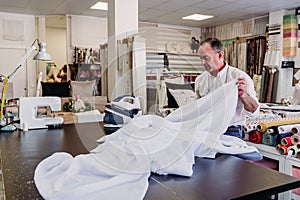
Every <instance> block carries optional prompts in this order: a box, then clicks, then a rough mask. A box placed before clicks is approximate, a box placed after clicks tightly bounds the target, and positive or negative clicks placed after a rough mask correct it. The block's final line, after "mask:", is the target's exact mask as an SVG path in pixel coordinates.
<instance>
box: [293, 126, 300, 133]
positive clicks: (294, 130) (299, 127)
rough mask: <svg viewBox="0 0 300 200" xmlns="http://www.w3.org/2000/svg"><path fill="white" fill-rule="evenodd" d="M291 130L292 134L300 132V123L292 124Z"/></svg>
mask: <svg viewBox="0 0 300 200" xmlns="http://www.w3.org/2000/svg"><path fill="white" fill-rule="evenodd" d="M291 132H292V133H294V134H300V124H294V126H293V127H292V129H291Z"/></svg>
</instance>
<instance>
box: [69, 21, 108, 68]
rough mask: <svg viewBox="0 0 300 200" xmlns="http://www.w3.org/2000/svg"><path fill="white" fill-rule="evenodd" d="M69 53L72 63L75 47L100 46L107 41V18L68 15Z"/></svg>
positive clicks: (94, 47)
mask: <svg viewBox="0 0 300 200" xmlns="http://www.w3.org/2000/svg"><path fill="white" fill-rule="evenodd" d="M67 37H68V38H67V46H68V50H67V54H68V63H72V56H73V55H72V53H73V49H74V47H86V48H93V49H96V48H99V45H100V44H103V43H106V41H107V19H106V18H98V17H89V16H79V15H67Z"/></svg>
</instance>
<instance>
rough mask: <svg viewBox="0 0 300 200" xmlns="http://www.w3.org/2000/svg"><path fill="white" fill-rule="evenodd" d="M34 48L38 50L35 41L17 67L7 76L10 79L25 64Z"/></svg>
mask: <svg viewBox="0 0 300 200" xmlns="http://www.w3.org/2000/svg"><path fill="white" fill-rule="evenodd" d="M34 50H36V46H34V43H33V44H32V46H31V47H30V49H29V51H27V52H26V54H25V55H24V56H23V57H22V59H21V60H20V62H19V64H18V65H17V67H16V68H15V70H14V71H13V72H12V73H11V74H10V75H8V76H7V78H8V79H10V78H11V77H12V76H13V75H14V74H15V73H16V72H17V71H18V69H19V68H20V67H21V66H22V65H23V64H24V62H25V61H26V60H27V58H28V57H29V56H30V54H31V53H32V52H33V51H34Z"/></svg>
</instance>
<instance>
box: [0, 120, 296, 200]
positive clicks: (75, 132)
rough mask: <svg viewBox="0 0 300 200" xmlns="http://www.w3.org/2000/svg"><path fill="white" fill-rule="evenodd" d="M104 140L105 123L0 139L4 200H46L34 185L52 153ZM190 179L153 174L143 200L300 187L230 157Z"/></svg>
mask: <svg viewBox="0 0 300 200" xmlns="http://www.w3.org/2000/svg"><path fill="white" fill-rule="evenodd" d="M103 135H105V134H104V131H103V125H102V124H101V123H84V124H76V125H64V126H63V128H62V129H54V130H47V129H39V130H30V131H28V132H22V131H19V130H17V131H15V132H14V133H5V132H2V133H0V150H1V167H2V173H3V179H4V187H5V195H6V199H8V200H10V199H18V200H19V199H26V200H27V199H42V198H41V196H40V195H39V193H38V191H37V189H36V187H35V184H34V181H33V176H34V170H35V168H36V166H37V164H38V163H39V162H40V161H42V160H43V159H45V158H46V157H48V156H50V155H51V154H53V153H54V152H59V151H63V152H68V153H70V154H72V155H73V156H75V155H78V154H83V153H88V152H89V151H90V150H91V149H93V148H95V147H96V146H97V143H96V140H97V139H98V138H100V137H102V136H103ZM193 169H194V173H193V176H192V177H182V176H176V175H167V176H160V175H156V174H152V175H151V177H150V179H149V183H150V184H149V188H148V190H147V193H146V196H145V199H186V200H192V199H195V200H196V199H197V200H201V199H205V200H207V199H235V198H242V199H247V198H249V199H257V198H260V199H261V198H262V197H263V198H264V197H267V196H270V195H271V194H276V193H279V192H283V191H287V190H290V189H293V188H296V187H300V180H299V179H296V178H294V177H291V176H288V175H285V174H283V173H280V172H277V171H274V170H271V169H268V168H264V167H262V166H258V165H255V164H253V163H251V162H248V161H245V160H241V159H239V158H236V157H234V156H230V155H220V156H218V157H217V158H216V159H204V158H196V164H195V165H194V167H193Z"/></svg>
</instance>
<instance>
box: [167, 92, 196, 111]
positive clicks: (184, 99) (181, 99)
mask: <svg viewBox="0 0 300 200" xmlns="http://www.w3.org/2000/svg"><path fill="white" fill-rule="evenodd" d="M169 92H170V93H171V94H172V96H173V97H174V99H175V100H176V102H177V104H178V106H179V107H180V106H183V105H184V104H187V103H189V102H191V101H194V100H195V93H194V91H193V90H172V89H169Z"/></svg>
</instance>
